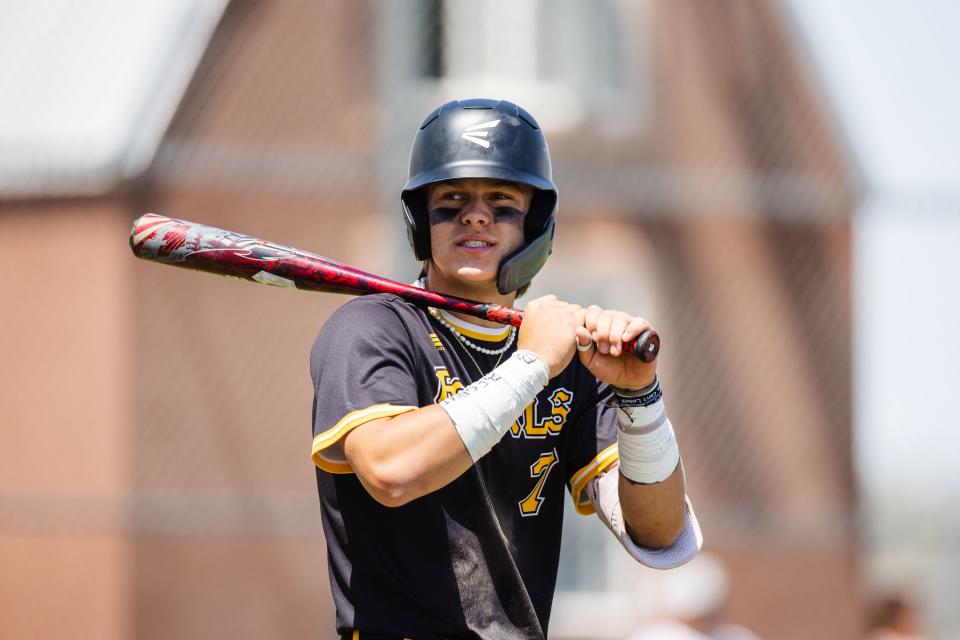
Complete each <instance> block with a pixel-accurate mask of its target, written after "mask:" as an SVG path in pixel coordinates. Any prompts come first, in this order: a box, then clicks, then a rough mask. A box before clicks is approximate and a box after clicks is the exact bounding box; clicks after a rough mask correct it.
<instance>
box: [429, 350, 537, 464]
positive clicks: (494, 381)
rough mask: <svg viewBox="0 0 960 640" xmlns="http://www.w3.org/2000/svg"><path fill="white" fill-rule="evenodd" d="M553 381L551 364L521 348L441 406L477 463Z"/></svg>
mask: <svg viewBox="0 0 960 640" xmlns="http://www.w3.org/2000/svg"><path fill="white" fill-rule="evenodd" d="M549 380H550V369H549V367H547V364H546V363H545V362H544V361H543V360H541V359H540V357H539V356H537V355H536V354H535V353H533V352H532V351H526V350H524V349H521V350H519V351H517V352H516V353H514V354H513V355H512V356H510V358H508V359H507V361H506V362H504V363H503V364H501V365H500V366H499V367H497V368H496V369H494V370H493V371H491V372H490V373H488V374H487V375H485V376H483V377H482V378H480V379H479V380H477V381H476V382H474V383H473V384H471V385H469V386H467V387H464V389H463V390H462V391H460V393H458V394H457V395H455V396H452V397H450V398H447V399H446V400H444V401H443V402H441V403H440V407H441V408H443V410H444V411H446V412H447V415H448V416H450V419H451V420H452V421H453V425H454V426H455V427H456V428H457V433H459V434H460V437H461V438H462V439H463V444H464V445H466V447H467V451H468V452H469V453H470V457H471V458H473V461H474V462H476V461H477V460H479V459H480V458H482V457H483V456H484V455H486V453H487V452H488V451H490V449H492V448H493V446H494V445H495V444H497V443H498V442H499V441H500V438H502V437H503V434H504V433H506V431H507V429H509V428H510V425H512V424H513V423H514V421H515V420H516V419H517V418H518V417H519V416H520V414H521V413H523V410H524V409H526V407H527V405H529V404H530V403H531V402H533V401H534V399H535V398H536V397H537V394H538V393H539V392H540V390H541V389H543V388H544V387H545V386H546V385H547V382H549Z"/></svg>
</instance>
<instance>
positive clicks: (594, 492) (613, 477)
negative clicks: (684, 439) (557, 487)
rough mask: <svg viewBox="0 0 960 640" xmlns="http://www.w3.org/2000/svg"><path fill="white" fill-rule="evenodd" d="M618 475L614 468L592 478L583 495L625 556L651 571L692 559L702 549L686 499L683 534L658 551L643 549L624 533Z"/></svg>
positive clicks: (688, 502) (670, 567) (697, 524)
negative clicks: (624, 552) (591, 504)
mask: <svg viewBox="0 0 960 640" xmlns="http://www.w3.org/2000/svg"><path fill="white" fill-rule="evenodd" d="M618 476H619V473H618V472H617V468H616V467H614V468H613V469H610V470H609V471H607V472H606V473H604V474H603V475H600V476H598V477H596V478H594V479H593V480H592V481H591V482H590V484H589V485H587V495H588V496H590V501H591V502H592V503H593V506H594V508H595V509H596V510H597V516H599V518H600V520H602V521H603V524H605V525H606V526H607V528H608V529H610V531H611V532H612V533H613V535H614V536H615V537H616V538H617V540H619V541H620V544H621V545H623V548H624V549H626V550H627V553H629V554H630V556H631V557H633V559H634V560H636V561H637V562H640V563H641V564H644V565H646V566H648V567H650V568H652V569H673V568H674V567H679V566H680V565H682V564H685V563H687V562H689V561H690V560H691V559H693V557H694V556H695V555H697V552H698V551H699V550H700V547H702V546H703V534H702V533H701V532H700V523H698V522H697V516H696V514H694V512H693V506H692V505H691V504H690V499H689V498H686V499H685V502H686V515H685V516H684V523H683V531H681V532H680V535H679V536H678V537H677V539H676V540H675V541H674V543H673V544H672V545H670V546H669V547H664V548H662V549H647V548H645V547H641V546H640V545H638V544H637V543H635V542H634V541H633V538H631V537H630V534H629V533H627V526H626V523H625V522H624V520H623V514H622V512H621V510H620V490H619V486H618V485H619V478H618Z"/></svg>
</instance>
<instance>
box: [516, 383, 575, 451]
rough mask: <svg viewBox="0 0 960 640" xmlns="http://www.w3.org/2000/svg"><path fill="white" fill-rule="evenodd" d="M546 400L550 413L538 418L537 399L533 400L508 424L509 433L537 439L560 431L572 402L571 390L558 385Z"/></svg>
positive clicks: (517, 436) (565, 421)
mask: <svg viewBox="0 0 960 640" xmlns="http://www.w3.org/2000/svg"><path fill="white" fill-rule="evenodd" d="M547 402H548V403H549V406H550V415H548V416H545V417H543V418H540V417H539V415H540V412H539V411H538V401H537V400H534V401H533V402H531V403H530V404H529V405H527V408H526V409H524V410H523V413H522V414H520V417H519V418H517V420H516V422H514V423H513V424H512V425H510V435H512V436H513V437H514V438H519V437H520V436H521V435H523V436H524V437H525V438H537V439H539V438H546V437H547V436H548V435H551V436H555V435H557V434H558V433H560V430H561V429H562V428H563V425H565V424H566V423H567V415H568V414H569V413H570V404H571V403H572V402H573V392H572V391H570V390H569V389H564V388H563V387H560V388H559V389H557V390H556V391H554V392H553V393H552V394H550V397H549V398H548V399H547Z"/></svg>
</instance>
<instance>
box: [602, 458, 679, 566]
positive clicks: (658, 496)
mask: <svg viewBox="0 0 960 640" xmlns="http://www.w3.org/2000/svg"><path fill="white" fill-rule="evenodd" d="M618 489H619V493H620V509H621V511H622V513H623V519H624V522H625V524H626V527H627V533H628V534H630V538H631V539H632V540H633V541H634V542H635V543H636V544H638V545H640V546H641V547H646V548H648V549H659V548H662V547H669V546H670V545H671V544H673V543H674V542H675V541H676V539H677V537H678V536H679V535H680V533H681V532H682V531H683V526H684V520H685V516H686V506H685V502H684V495H685V487H684V480H683V471H682V469H681V467H680V465H679V464H678V465H677V468H676V469H674V471H673V473H671V474H670V476H669V477H667V479H665V480H664V481H662V482H656V483H653V484H640V483H635V482H632V481H630V480H628V479H627V478H625V477H623V475H620V478H619V486H618Z"/></svg>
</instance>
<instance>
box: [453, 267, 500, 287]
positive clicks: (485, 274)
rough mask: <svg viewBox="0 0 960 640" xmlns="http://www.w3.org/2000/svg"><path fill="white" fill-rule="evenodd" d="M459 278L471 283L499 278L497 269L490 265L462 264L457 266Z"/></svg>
mask: <svg viewBox="0 0 960 640" xmlns="http://www.w3.org/2000/svg"><path fill="white" fill-rule="evenodd" d="M457 278H459V279H460V280H461V281H463V282H469V283H470V284H482V283H487V282H493V281H496V279H497V270H496V269H495V268H491V267H490V266H488V265H461V266H459V267H458V268H457Z"/></svg>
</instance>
